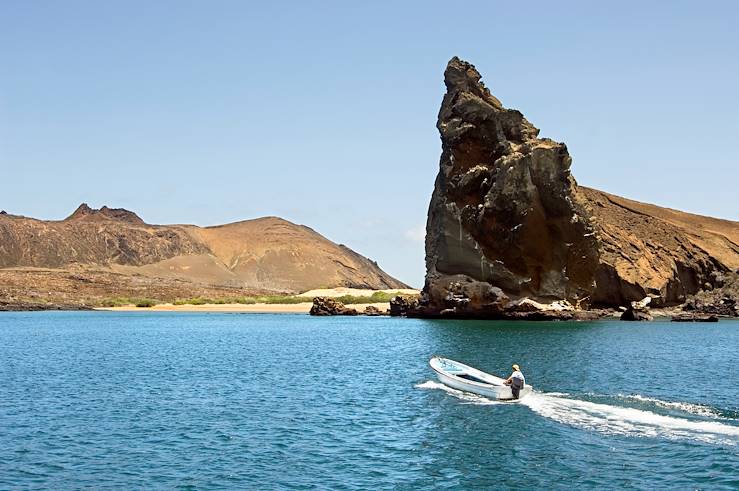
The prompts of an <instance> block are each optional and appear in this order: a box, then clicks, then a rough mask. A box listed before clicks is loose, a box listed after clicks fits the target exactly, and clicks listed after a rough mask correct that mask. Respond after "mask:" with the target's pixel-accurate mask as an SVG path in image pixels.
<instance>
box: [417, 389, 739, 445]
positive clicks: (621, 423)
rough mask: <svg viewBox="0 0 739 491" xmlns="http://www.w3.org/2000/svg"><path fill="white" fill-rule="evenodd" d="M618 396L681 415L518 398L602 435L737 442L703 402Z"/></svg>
mask: <svg viewBox="0 0 739 491" xmlns="http://www.w3.org/2000/svg"><path fill="white" fill-rule="evenodd" d="M416 387H419V388H423V389H442V390H444V391H446V392H448V393H449V394H451V395H453V396H455V397H457V398H459V399H461V400H463V401H465V402H466V403H470V404H486V405H492V404H505V403H501V402H497V401H492V400H490V399H487V398H485V397H482V396H477V395H474V394H468V393H466V392H462V391H459V390H455V389H452V388H449V387H446V386H445V385H443V384H440V383H438V382H433V381H428V382H424V383H422V384H419V385H417V386H416ZM618 399H621V400H625V401H636V402H638V403H642V404H650V405H652V406H653V407H654V408H655V409H657V408H663V409H668V410H671V411H679V412H682V413H684V414H685V416H686V417H678V416H672V415H669V416H668V415H663V414H658V413H656V412H654V411H650V410H646V409H637V408H633V407H624V406H616V405H611V404H603V403H600V402H591V401H586V400H581V399H575V398H573V397H572V396H571V395H570V394H562V393H541V392H533V393H531V394H530V395H528V396H527V397H525V398H523V399H521V401H520V403H519V404H520V405H522V406H526V407H528V408H529V409H531V410H532V411H533V412H534V413H536V414H538V415H540V416H543V417H545V418H549V419H551V420H553V421H556V422H558V423H562V424H565V425H568V426H572V427H576V428H581V429H585V430H590V431H596V432H598V433H603V434H609V435H624V436H636V437H654V438H667V439H671V440H693V441H700V442H704V443H713V444H721V445H730V446H737V445H739V426H736V425H732V424H729V419H728V418H725V417H722V416H720V414H719V413H718V412H717V411H715V410H714V409H712V408H709V407H707V406H703V405H700V404H691V403H683V402H672V401H662V400H659V399H654V398H650V397H644V396H640V395H638V394H636V395H628V396H624V395H619V396H618ZM690 416H693V417H695V416H699V417H701V418H702V419H688V417H690Z"/></svg>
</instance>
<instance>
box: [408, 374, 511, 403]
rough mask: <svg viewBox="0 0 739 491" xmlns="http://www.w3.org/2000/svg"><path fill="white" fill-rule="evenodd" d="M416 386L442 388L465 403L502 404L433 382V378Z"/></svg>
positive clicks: (419, 387) (420, 387)
mask: <svg viewBox="0 0 739 491" xmlns="http://www.w3.org/2000/svg"><path fill="white" fill-rule="evenodd" d="M416 388H418V389H439V390H443V391H444V392H447V393H448V394H451V395H453V396H454V397H456V398H457V399H459V400H461V401H463V402H464V403H466V404H478V405H482V406H494V405H496V404H504V403H502V402H500V401H494V400H492V399H488V398H487V397H484V396H479V395H477V394H473V393H471V392H464V391H461V390H457V389H453V388H451V387H448V386H446V385H444V384H442V383H440V382H435V381H433V380H428V381H426V382H424V383H422V384H418V385H416Z"/></svg>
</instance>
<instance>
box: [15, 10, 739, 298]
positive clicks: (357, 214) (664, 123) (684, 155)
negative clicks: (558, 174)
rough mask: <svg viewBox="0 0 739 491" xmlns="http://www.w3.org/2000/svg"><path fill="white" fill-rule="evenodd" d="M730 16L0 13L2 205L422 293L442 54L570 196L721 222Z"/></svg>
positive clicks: (731, 184)
mask: <svg viewBox="0 0 739 491" xmlns="http://www.w3.org/2000/svg"><path fill="white" fill-rule="evenodd" d="M737 22H739V2H711V1H705V2H682V1H670V2H668V1H662V2H660V1H654V2H643V1H639V2H629V1H619V2H609V4H608V5H606V2H592V1H582V2H575V1H565V2H557V3H556V7H555V6H554V4H553V3H552V2H536V1H528V2H503V1H500V2H498V1H490V2H467V3H455V2H448V1H445V2H437V1H428V0H426V1H406V2H389V1H388V2H381V1H378V2H346V1H341V2H339V1H337V2H331V1H325V2H318V1H296V2H284V1H272V2H256V1H254V2H249V1H233V2H231V1H220V0H214V1H208V2H206V1H193V2H189V1H163V0H158V1H154V2H152V1H127V2H99V1H85V2H82V1H74V0H67V1H64V2H58V1H48V2H47V1H41V0H34V1H27V0H18V1H13V0H3V1H2V2H0V209H4V210H7V211H8V212H9V213H14V214H20V215H26V216H32V217H35V218H42V219H62V218H64V217H65V216H67V215H69V214H70V213H71V212H72V211H73V210H74V209H75V208H76V207H77V206H78V205H79V204H80V203H82V202H86V203H88V204H90V205H91V206H94V207H101V206H103V205H108V206H111V207H123V208H127V209H130V210H132V211H135V212H136V213H138V214H139V215H140V216H141V217H142V218H143V219H144V220H145V221H147V222H150V223H161V224H169V223H194V224H197V225H215V224H222V223H227V222H233V221H238V220H244V219H249V218H256V217H260V216H269V215H276V216H280V217H283V218H285V219H288V220H291V221H293V222H296V223H301V224H305V225H308V226H310V227H312V228H314V229H315V230H317V231H318V232H320V233H321V234H323V235H325V236H326V237H328V238H329V239H331V240H333V241H335V242H338V243H343V244H346V245H347V246H349V247H351V248H353V249H354V250H356V251H357V252H359V253H361V254H364V255H366V256H368V257H370V258H371V259H373V260H377V261H378V262H379V265H380V266H381V267H382V268H383V269H384V270H385V271H387V272H388V273H390V274H392V275H393V276H395V277H397V278H399V279H401V280H403V281H405V282H407V283H409V284H411V285H413V286H416V287H420V286H422V284H423V278H424V273H425V265H424V243H423V238H424V227H425V222H426V212H427V209H428V204H429V200H430V197H431V192H432V190H433V185H434V179H435V176H436V173H437V171H438V166H439V156H440V152H441V142H440V140H439V135H438V132H437V130H436V127H435V124H436V117H437V114H438V110H439V105H440V103H441V99H442V97H443V95H444V83H443V72H444V68H445V66H446V63H447V62H448V60H449V59H450V58H451V57H452V56H455V55H456V56H459V57H461V58H462V59H465V60H467V61H469V62H471V63H473V64H475V65H476V67H477V69H478V70H479V71H480V73H481V74H482V75H483V80H484V81H485V83H486V85H487V86H488V87H489V88H490V89H491V91H492V92H493V94H494V95H496V96H497V97H498V98H499V99H500V100H501V101H502V102H503V104H504V105H506V106H507V107H512V108H516V109H519V110H520V111H522V112H523V113H524V115H525V116H526V117H527V119H528V120H529V121H531V122H532V123H533V124H534V125H535V126H537V127H538V128H540V129H541V136H545V137H549V138H553V139H555V140H558V141H563V142H565V143H566V144H567V147H568V149H569V151H570V154H571V156H572V158H573V165H572V171H573V174H574V175H575V177H576V179H577V181H578V183H580V184H582V185H585V186H591V187H595V188H598V189H602V190H604V191H608V192H611V193H615V194H618V195H622V196H625V197H628V198H632V199H636V200H639V201H645V202H649V203H655V204H659V205H662V206H668V207H672V208H677V209H681V210H685V211H691V212H694V213H699V214H706V215H711V216H718V217H721V218H728V219H732V220H739V191H738V189H739V162H737V158H738V157H737V156H738V155H739V152H737V151H736V148H735V147H736V143H737V130H739V122H738V121H739V119H738V118H737V115H739V96H738V95H737V87H739V56H738V53H739V36H737V35H736V25H737Z"/></svg>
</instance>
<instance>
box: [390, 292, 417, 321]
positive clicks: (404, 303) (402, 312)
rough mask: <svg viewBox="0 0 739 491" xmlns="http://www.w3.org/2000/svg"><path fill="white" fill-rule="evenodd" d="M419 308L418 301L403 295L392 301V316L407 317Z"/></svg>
mask: <svg viewBox="0 0 739 491" xmlns="http://www.w3.org/2000/svg"><path fill="white" fill-rule="evenodd" d="M417 307H418V300H417V299H416V298H412V297H405V296H402V295H398V296H395V297H393V298H391V299H390V315H391V316H392V317H406V316H407V315H408V313H409V312H411V311H413V310H414V309H416V308H417Z"/></svg>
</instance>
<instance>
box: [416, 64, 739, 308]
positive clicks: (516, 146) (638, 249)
mask: <svg viewBox="0 0 739 491" xmlns="http://www.w3.org/2000/svg"><path fill="white" fill-rule="evenodd" d="M480 79H481V76H480V74H479V73H478V71H477V70H476V69H475V67H474V66H473V65H471V64H469V63H467V62H464V61H462V60H460V59H458V58H456V57H455V58H453V59H452V60H451V61H450V62H449V64H448V66H447V69H446V71H445V73H444V82H445V84H446V89H447V91H446V94H445V96H444V99H443V102H442V105H441V110H440V111H439V118H438V122H437V128H438V130H439V133H440V135H441V142H442V154H441V161H440V170H439V174H438V176H437V179H436V183H435V187H434V192H433V195H432V197H431V204H430V206H429V213H428V222H427V230H426V269H427V273H426V282H425V286H424V294H423V299H422V303H421V307H420V309H419V312H418V313H419V314H420V315H440V314H443V315H450V316H473V317H474V316H490V317H495V316H496V315H499V314H502V313H504V312H510V311H511V310H526V309H527V308H528V307H524V306H525V305H531V303H526V302H523V303H522V299H526V298H528V299H533V300H536V301H539V302H552V301H557V300H567V301H568V302H569V303H571V304H573V305H575V306H579V307H587V306H591V305H601V306H612V307H615V306H619V305H624V304H626V303H627V302H629V301H631V300H637V299H641V298H643V297H644V296H646V295H647V294H649V295H653V296H654V297H655V303H656V304H660V303H661V304H663V305H664V304H675V303H679V302H681V301H684V299H685V296H686V295H687V294H690V293H694V292H696V291H697V290H698V289H700V288H703V287H704V286H705V285H708V284H710V283H711V282H712V281H714V282H715V281H716V278H717V275H720V273H721V272H724V271H729V270H731V269H732V268H737V267H739V245H737V244H739V223H737V222H730V221H725V220H717V219H708V218H705V217H698V216H696V215H688V214H684V213H681V212H677V211H673V210H665V209H663V208H659V207H655V206H652V205H645V204H642V203H637V202H634V201H630V200H625V199H623V198H619V197H616V196H612V195H609V194H606V193H602V192H600V191H597V190H593V189H587V188H580V187H578V185H577V183H576V182H575V179H574V178H573V177H572V175H571V173H570V164H571V161H572V160H571V158H570V155H569V153H568V151H567V147H566V146H565V144H563V143H558V142H555V141H552V140H550V139H548V138H540V137H539V136H538V134H539V130H538V129H537V128H535V127H534V126H533V125H532V124H531V123H530V122H529V121H527V120H526V118H524V116H523V115H522V114H521V113H520V112H519V111H516V110H515V109H507V108H505V107H504V106H503V105H502V104H501V102H500V101H499V100H498V99H497V98H495V97H494V96H493V95H492V94H491V93H490V91H489V90H488V89H487V88H486V87H485V85H484V84H483V83H482V82H481V80H480Z"/></svg>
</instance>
